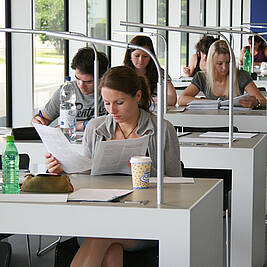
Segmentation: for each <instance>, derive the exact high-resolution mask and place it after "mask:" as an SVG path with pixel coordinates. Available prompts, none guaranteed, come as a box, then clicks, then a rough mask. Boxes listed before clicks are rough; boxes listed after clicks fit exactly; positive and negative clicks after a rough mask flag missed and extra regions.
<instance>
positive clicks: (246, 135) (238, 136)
mask: <svg viewBox="0 0 267 267" xmlns="http://www.w3.org/2000/svg"><path fill="white" fill-rule="evenodd" d="M256 135H258V134H257V133H233V137H234V138H235V139H241V138H252V137H254V136H256ZM200 137H215V138H216V137H218V138H228V137H229V133H228V132H206V133H203V134H201V135H200Z"/></svg>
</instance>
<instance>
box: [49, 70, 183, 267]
mask: <svg viewBox="0 0 267 267" xmlns="http://www.w3.org/2000/svg"><path fill="white" fill-rule="evenodd" d="M99 88H100V89H101V93H102V97H103V101H104V104H105V108H106V110H107V111H108V115H106V116H102V117H98V118H96V119H93V120H91V121H89V123H88V124H87V126H86V129H85V133H84V136H83V147H84V154H85V155H87V156H88V158H92V159H93V158H94V153H95V148H96V147H97V143H98V142H100V141H107V142H112V140H123V139H128V138H132V139H135V138H139V137H142V136H144V135H149V142H148V147H147V156H150V157H151V159H152V176H154V175H156V167H157V166H156V164H157V152H156V151H157V136H156V133H157V118H156V116H155V115H153V114H152V113H151V112H150V111H149V108H150V104H151V97H150V91H149V88H148V86H147V82H146V81H145V78H144V77H142V76H138V75H137V74H136V72H135V71H134V70H132V69H131V68H129V67H126V66H119V67H113V68H110V69H109V70H108V71H107V72H106V73H105V74H104V76H103V77H102V79H101V81H100V85H99ZM163 132H164V134H163V136H164V140H163V151H164V152H163V153H164V158H165V162H164V163H165V164H164V173H165V175H166V176H181V163H180V151H179V143H178V139H177V135H176V131H175V129H174V127H173V126H172V125H171V123H170V122H168V121H166V120H163ZM46 164H47V169H48V171H49V172H55V173H60V172H62V171H63V170H62V169H61V167H60V163H59V162H58V161H57V160H56V159H55V158H54V157H53V156H52V155H51V154H47V155H46ZM103 164H105V162H103ZM125 164H127V163H125ZM156 244H157V241H152V240H134V239H115V238H93V237H92V238H89V237H88V238H84V239H83V243H82V245H81V247H80V249H79V250H78V252H77V254H76V255H75V257H74V259H73V261H72V264H71V267H80V266H88V267H109V266H110V267H111V266H116V267H123V250H128V251H138V250H142V249H145V248H148V247H152V246H155V245H156Z"/></svg>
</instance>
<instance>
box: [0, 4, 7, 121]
mask: <svg viewBox="0 0 267 267" xmlns="http://www.w3.org/2000/svg"><path fill="white" fill-rule="evenodd" d="M0 27H3V28H4V27H5V0H0ZM5 36H6V35H5V34H4V33H1V34H0V126H6V45H5V41H6V39H5Z"/></svg>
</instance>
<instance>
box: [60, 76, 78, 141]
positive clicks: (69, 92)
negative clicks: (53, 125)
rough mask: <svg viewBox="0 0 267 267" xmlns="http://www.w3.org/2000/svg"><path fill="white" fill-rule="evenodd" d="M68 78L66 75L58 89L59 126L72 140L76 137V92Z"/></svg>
mask: <svg viewBox="0 0 267 267" xmlns="http://www.w3.org/2000/svg"><path fill="white" fill-rule="evenodd" d="M69 78H70V77H68V76H67V77H66V81H65V83H64V84H63V86H62V87H61V90H60V128H61V130H62V132H63V133H64V134H65V136H66V137H67V138H68V139H69V140H70V141H71V142H74V141H75V137H76V106H75V101H76V94H75V89H74V87H73V85H72V84H71V82H70V81H69Z"/></svg>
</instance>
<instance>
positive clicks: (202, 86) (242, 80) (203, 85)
mask: <svg viewBox="0 0 267 267" xmlns="http://www.w3.org/2000/svg"><path fill="white" fill-rule="evenodd" d="M237 80H238V85H239V90H240V93H241V94H242V95H243V94H244V91H245V87H246V86H247V85H248V84H249V83H250V82H252V79H251V77H250V75H249V73H248V72H247V71H244V70H237ZM192 84H194V85H195V86H196V87H197V88H198V90H199V91H202V92H203V93H204V95H205V96H206V97H207V98H208V99H217V98H218V96H215V95H214V94H213V93H212V92H211V91H210V90H208V84H207V79H206V74H205V71H199V72H197V73H196V75H195V76H194V78H193V80H192ZM220 98H221V99H222V100H224V97H222V96H220Z"/></svg>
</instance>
